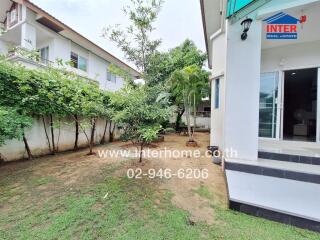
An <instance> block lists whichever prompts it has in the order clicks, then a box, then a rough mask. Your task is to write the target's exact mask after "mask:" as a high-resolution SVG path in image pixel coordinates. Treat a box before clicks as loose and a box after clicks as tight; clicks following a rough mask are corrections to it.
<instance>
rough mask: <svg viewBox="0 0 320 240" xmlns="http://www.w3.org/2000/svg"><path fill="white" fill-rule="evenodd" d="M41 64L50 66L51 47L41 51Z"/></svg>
mask: <svg viewBox="0 0 320 240" xmlns="http://www.w3.org/2000/svg"><path fill="white" fill-rule="evenodd" d="M40 62H41V63H43V64H46V65H47V64H48V62H49V47H44V48H41V49H40Z"/></svg>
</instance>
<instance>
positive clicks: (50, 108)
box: [0, 57, 113, 161]
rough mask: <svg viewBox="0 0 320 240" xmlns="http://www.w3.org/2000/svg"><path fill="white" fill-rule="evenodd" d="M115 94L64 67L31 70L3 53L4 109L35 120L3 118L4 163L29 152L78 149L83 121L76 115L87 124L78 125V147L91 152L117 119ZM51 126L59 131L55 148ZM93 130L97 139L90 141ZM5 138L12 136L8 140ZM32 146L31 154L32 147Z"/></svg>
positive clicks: (0, 85)
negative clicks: (113, 104) (112, 107)
mask: <svg viewBox="0 0 320 240" xmlns="http://www.w3.org/2000/svg"><path fill="white" fill-rule="evenodd" d="M110 96H111V95H110V93H108V92H106V91H103V90H101V89H99V86H97V85H96V84H94V83H92V82H90V81H88V80H86V79H83V78H81V77H79V76H78V75H76V74H74V73H70V72H67V71H65V68H63V66H60V67H59V68H52V67H49V68H48V69H36V70H31V69H26V68H25V67H23V66H21V65H19V64H15V63H12V62H8V61H7V60H5V59H4V58H3V57H0V108H1V109H10V110H9V111H11V112H14V113H15V114H16V116H18V117H19V119H20V116H26V117H27V118H28V119H29V120H30V119H31V118H32V119H33V121H32V124H30V123H31V122H30V123H28V124H24V123H23V122H18V123H17V122H15V121H14V117H12V121H10V120H9V121H8V119H7V118H6V119H5V118H3V119H0V123H1V124H0V134H1V135H2V136H0V137H2V138H1V139H2V146H1V147H0V154H1V157H2V158H3V159H4V160H5V161H10V160H17V159H21V158H24V157H26V153H28V154H27V156H28V157H29V159H30V158H32V155H33V156H40V155H45V154H49V153H52V152H61V151H65V150H71V149H73V148H74V143H75V139H76V137H75V132H76V130H75V129H76V126H75V125H76V122H79V121H75V116H77V118H79V119H82V122H85V124H81V126H82V127H79V138H78V147H84V146H88V145H89V146H90V153H91V150H92V146H93V145H94V144H96V143H99V142H100V141H101V137H102V135H103V133H104V129H105V125H106V120H107V119H111V118H112V114H111V113H112V112H113V111H111V110H109V107H110V106H109V102H110V101H109V100H110ZM1 116H2V117H3V115H1ZM1 116H0V118H1ZM49 116H50V117H49ZM51 117H52V118H53V121H52V122H51V121H50V118H51ZM21 119H26V118H21ZM59 119H60V120H59ZM1 120H5V121H1ZM11 122H12V124H11ZM43 122H44V123H45V125H46V128H44V124H43ZM94 122H95V124H93V123H94ZM13 123H15V125H13ZM50 124H52V126H53V129H54V131H53V133H54V134H53V135H54V142H55V151H52V149H53V144H52V132H51V127H50ZM58 125H60V127H57V126H58ZM109 125H110V124H109ZM13 126H15V127H16V126H21V127H20V128H19V131H17V134H15V133H12V127H13ZM30 126H31V127H30ZM93 126H95V127H93ZM6 129H10V131H11V132H10V134H8V133H6ZM93 129H95V131H92V130H93ZM83 130H85V133H86V134H84V132H83ZM93 132H94V138H93V141H90V139H91V136H92V133H93ZM85 135H87V137H86V136H85ZM6 136H8V137H7V138H6ZM108 137H109V129H107V133H106V138H108ZM3 139H5V140H7V141H5V142H4V143H5V144H3ZM22 139H23V141H21V140H22ZM106 140H107V141H108V139H106ZM26 142H27V144H26ZM49 142H50V145H51V151H50V148H49ZM0 143H1V142H0ZM29 149H30V150H31V154H32V155H31V154H30V151H27V150H29Z"/></svg>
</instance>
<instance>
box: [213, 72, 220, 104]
mask: <svg viewBox="0 0 320 240" xmlns="http://www.w3.org/2000/svg"><path fill="white" fill-rule="evenodd" d="M219 107H220V79H219V78H218V79H216V80H215V81H214V108H215V109H219Z"/></svg>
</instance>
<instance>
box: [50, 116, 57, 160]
mask: <svg viewBox="0 0 320 240" xmlns="http://www.w3.org/2000/svg"><path fill="white" fill-rule="evenodd" d="M50 129H51V142H52V154H53V155H54V154H55V153H56V146H55V143H54V128H53V116H52V114H50Z"/></svg>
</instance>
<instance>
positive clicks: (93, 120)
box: [89, 118, 96, 155]
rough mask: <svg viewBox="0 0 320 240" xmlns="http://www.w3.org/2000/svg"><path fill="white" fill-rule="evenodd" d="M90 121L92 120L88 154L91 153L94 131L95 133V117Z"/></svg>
mask: <svg viewBox="0 0 320 240" xmlns="http://www.w3.org/2000/svg"><path fill="white" fill-rule="evenodd" d="M91 121H92V128H91V138H90V152H89V155H93V145H94V133H95V130H96V119H95V118H93V119H92V120H91Z"/></svg>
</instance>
